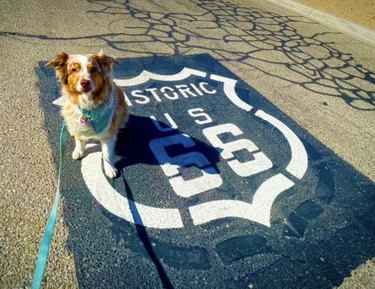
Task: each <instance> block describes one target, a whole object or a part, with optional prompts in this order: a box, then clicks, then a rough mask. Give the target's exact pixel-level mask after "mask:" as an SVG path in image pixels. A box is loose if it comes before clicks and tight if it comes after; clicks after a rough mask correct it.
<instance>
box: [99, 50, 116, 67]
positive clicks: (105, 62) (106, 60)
mask: <svg viewBox="0 0 375 289" xmlns="http://www.w3.org/2000/svg"><path fill="white" fill-rule="evenodd" d="M93 58H94V59H96V61H97V62H98V63H99V65H100V66H101V67H102V68H104V69H105V70H107V71H111V70H112V65H113V64H115V63H118V61H117V60H116V59H114V58H113V57H111V56H108V55H106V54H105V53H104V52H103V50H100V52H99V53H98V54H93Z"/></svg>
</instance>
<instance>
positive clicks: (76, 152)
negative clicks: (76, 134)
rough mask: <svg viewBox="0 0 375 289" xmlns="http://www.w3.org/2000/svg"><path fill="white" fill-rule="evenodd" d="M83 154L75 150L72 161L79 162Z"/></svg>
mask: <svg viewBox="0 0 375 289" xmlns="http://www.w3.org/2000/svg"><path fill="white" fill-rule="evenodd" d="M84 154H85V152H83V151H82V150H77V149H75V150H74V151H73V153H72V158H73V160H80V159H82V158H83V155H84Z"/></svg>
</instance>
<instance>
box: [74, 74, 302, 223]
mask: <svg viewBox="0 0 375 289" xmlns="http://www.w3.org/2000/svg"><path fill="white" fill-rule="evenodd" d="M192 75H194V76H199V77H202V78H205V77H207V73H206V72H204V71H200V70H196V69H191V68H184V69H182V70H181V71H180V72H179V73H176V74H173V75H162V74H156V73H152V72H149V71H146V70H144V71H143V72H142V73H140V74H139V75H138V76H136V77H133V78H130V79H115V80H114V81H115V82H116V84H117V85H119V86H121V87H131V86H136V85H139V84H143V83H146V82H147V81H149V80H156V81H165V82H171V81H180V80H184V79H187V78H189V77H190V76H192ZM210 79H212V80H215V81H218V82H222V83H223V88H224V93H225V95H226V96H227V97H228V99H229V100H230V101H231V102H232V103H233V104H234V105H236V106H237V107H239V108H240V109H243V110H245V111H247V112H249V111H251V110H252V109H253V107H252V106H251V105H250V104H248V103H246V102H244V101H243V100H242V99H241V98H240V97H239V96H238V95H237V93H236V90H235V87H236V83H237V80H235V79H232V78H227V77H223V76H220V75H216V74H211V75H210ZM126 98H127V96H126ZM126 101H127V102H128V104H130V105H131V103H130V101H129V99H126ZM255 116H257V117H259V118H261V119H262V120H264V121H266V122H268V123H269V124H271V125H272V126H274V127H275V128H276V129H278V130H279V131H280V132H281V134H282V135H283V136H284V137H285V139H286V140H287V142H288V144H289V146H290V150H291V160H290V162H289V164H288V165H287V167H286V171H287V172H289V173H290V174H291V175H293V176H294V177H296V178H297V179H302V177H303V176H304V174H305V172H306V170H307V166H308V157H307V152H306V150H305V147H304V145H303V144H302V142H301V140H300V139H299V138H298V136H297V135H296V134H295V133H294V132H293V131H292V130H291V129H290V128H289V127H288V126H286V125H285V124H284V123H283V122H281V121H280V120H278V119H276V118H275V117H273V116H271V115H270V114H268V113H266V112H264V111H263V110H257V111H256V112H255ZM81 171H82V175H83V178H84V181H85V183H86V185H87V187H88V188H89V190H90V192H91V194H92V195H93V196H94V198H95V199H96V200H97V201H98V202H99V203H100V204H101V205H102V206H103V207H104V208H106V209H107V210H108V211H110V212H111V213H112V214H114V215H116V216H118V217H120V218H122V219H125V220H127V221H129V222H131V223H134V224H139V225H143V226H145V227H150V228H159V229H171V228H182V227H183V226H184V225H183V222H182V218H181V214H180V212H179V210H178V209H173V208H172V209H170V208H157V207H151V206H146V205H143V204H139V203H137V202H134V201H132V200H129V199H127V198H126V197H125V196H123V195H121V194H120V193H118V192H117V191H116V190H115V189H114V188H113V187H112V186H111V185H110V184H109V182H108V181H107V179H106V177H105V176H104V173H103V172H102V170H101V153H100V152H95V153H91V154H89V155H88V156H87V157H85V158H84V159H83V160H82V165H81ZM294 184H295V183H294V182H293V181H292V180H290V179H289V178H287V177H286V176H285V175H284V174H281V173H278V174H276V175H274V176H272V177H270V178H269V179H267V180H266V181H264V182H263V183H262V184H261V185H260V186H259V188H258V189H257V190H256V192H255V194H254V197H253V202H252V203H251V204H250V203H246V202H243V201H236V200H219V201H209V202H205V203H202V204H199V205H194V206H190V207H189V211H190V214H191V217H192V219H193V223H194V224H195V225H200V224H204V223H208V222H210V221H213V220H217V219H222V218H227V217H238V218H243V219H247V220H250V221H253V222H257V223H260V224H263V225H265V226H268V227H270V226H271V209H272V204H273V202H274V201H275V199H276V198H277V196H278V195H280V194H281V193H282V192H284V191H285V190H287V189H289V188H291V187H293V186H294ZM134 209H136V210H137V216H139V219H138V218H134V214H133V213H132V211H133V210H134Z"/></svg>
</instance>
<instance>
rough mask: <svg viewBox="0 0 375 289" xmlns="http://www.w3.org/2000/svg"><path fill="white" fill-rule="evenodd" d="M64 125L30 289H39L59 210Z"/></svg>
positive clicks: (63, 153) (64, 143)
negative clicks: (54, 183) (50, 202)
mask: <svg viewBox="0 0 375 289" xmlns="http://www.w3.org/2000/svg"><path fill="white" fill-rule="evenodd" d="M66 135H67V134H66V125H65V122H64V123H63V124H62V126H61V132H60V147H59V149H60V157H59V170H58V175H57V189H56V195H55V202H54V204H53V207H52V210H51V213H50V215H49V219H48V222H47V226H46V229H45V231H44V234H43V238H42V241H41V243H40V247H39V252H38V259H37V261H36V267H35V271H34V278H33V281H32V284H31V289H39V288H40V287H41V284H42V280H43V275H44V271H45V269H46V266H47V261H48V253H49V249H50V246H51V241H52V236H53V231H54V230H55V225H56V219H57V214H58V210H59V203H60V181H61V171H62V165H63V162H64V158H65V151H66Z"/></svg>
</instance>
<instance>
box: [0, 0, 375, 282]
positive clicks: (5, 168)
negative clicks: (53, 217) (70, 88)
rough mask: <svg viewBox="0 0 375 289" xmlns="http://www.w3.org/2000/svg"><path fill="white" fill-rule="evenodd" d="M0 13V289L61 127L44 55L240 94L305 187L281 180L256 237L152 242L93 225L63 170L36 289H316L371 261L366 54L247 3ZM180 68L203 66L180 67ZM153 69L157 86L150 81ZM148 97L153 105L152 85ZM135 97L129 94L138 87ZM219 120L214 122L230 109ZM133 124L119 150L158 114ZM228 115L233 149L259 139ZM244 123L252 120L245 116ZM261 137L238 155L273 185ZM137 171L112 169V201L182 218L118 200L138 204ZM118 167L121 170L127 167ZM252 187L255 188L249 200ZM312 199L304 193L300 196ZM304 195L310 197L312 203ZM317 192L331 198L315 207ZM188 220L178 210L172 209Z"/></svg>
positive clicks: (19, 267) (23, 244)
mask: <svg viewBox="0 0 375 289" xmlns="http://www.w3.org/2000/svg"><path fill="white" fill-rule="evenodd" d="M1 5H2V9H1V12H0V17H1V21H0V25H1V29H0V37H1V40H0V48H1V55H2V57H1V59H0V63H1V67H2V68H3V69H2V71H1V73H0V77H1V78H0V87H1V90H0V91H1V96H0V97H1V110H0V123H1V137H0V158H1V163H0V191H1V192H2V199H1V201H0V206H1V207H0V208H1V214H0V227H1V230H0V244H1V245H0V249H1V250H0V260H1V261H0V264H1V265H0V276H1V281H0V282H1V283H0V286H1V287H2V288H19V287H28V286H29V284H30V282H31V278H32V274H33V270H34V266H35V261H36V254H37V250H38V246H39V242H40V238H41V236H42V233H43V230H44V226H45V222H46V220H47V217H48V214H49V210H50V208H51V205H52V202H53V193H54V191H55V188H56V160H57V148H58V130H59V126H60V123H61V118H60V117H59V114H58V108H57V107H55V106H54V105H52V104H51V100H53V99H55V98H57V97H58V93H59V91H58V86H57V84H56V81H55V79H54V76H53V72H52V71H49V70H47V69H46V68H44V64H45V63H46V62H47V61H48V60H50V59H51V58H52V57H53V56H54V55H55V54H56V53H57V52H60V51H66V52H68V53H91V52H95V51H99V50H100V49H103V50H104V51H105V52H106V53H108V54H110V55H112V56H114V57H116V58H118V59H120V60H121V63H120V64H121V65H120V66H119V67H118V68H117V70H116V71H115V72H116V73H117V77H118V78H121V79H126V78H130V77H135V76H136V75H138V74H139V73H140V72H141V71H142V68H143V67H149V69H150V70H154V71H156V72H160V73H161V72H164V73H172V72H173V73H176V71H178V69H179V68H181V67H183V65H185V64H186V63H188V64H191V65H194V67H195V68H196V69H200V70H202V71H204V72H206V73H208V74H209V75H211V74H215V75H221V76H226V77H229V76H230V77H231V78H233V79H238V81H239V82H240V83H241V89H242V90H241V91H243V93H245V94H247V96H246V97H245V96H244V100H247V101H248V102H249V103H251V101H252V100H256V102H255V103H256V105H254V107H256V108H257V109H261V108H262V109H265V111H266V110H268V111H270V112H271V114H273V115H274V116H275V117H276V118H277V119H279V120H282V121H283V122H285V123H286V124H287V126H288V127H290V128H291V129H292V131H293V132H294V133H295V134H296V135H297V136H298V137H299V138H300V139H302V143H303V144H304V146H305V148H306V151H307V154H308V158H309V161H310V162H309V165H308V167H307V172H306V176H307V177H306V179H302V180H301V182H298V180H297V179H298V178H295V176H294V177H293V176H289V175H287V174H286V173H285V176H287V177H289V178H290V179H291V180H292V181H293V182H294V183H295V184H296V186H297V185H298V186H299V187H298V189H296V190H293V191H288V192H285V194H284V195H281V197H280V198H279V199H277V200H276V202H275V204H274V206H273V211H272V218H271V224H270V225H271V226H270V227H268V226H265V225H264V224H261V223H259V222H257V221H254V220H252V221H251V220H250V221H248V222H243V221H233V220H229V221H228V220H227V219H225V218H224V219H221V220H220V221H214V222H213V223H208V224H207V225H204V224H202V225H197V226H195V225H194V224H192V223H189V224H188V225H187V227H188V228H189V230H188V233H185V232H183V231H173V230H172V231H173V232H171V231H168V233H165V231H163V230H158V229H155V228H151V229H145V228H148V227H147V226H146V227H144V226H142V224H140V223H139V222H138V223H137V222H136V223H137V225H134V224H132V223H131V222H128V221H125V220H124V218H121V217H115V216H114V215H113V214H112V213H111V212H108V211H107V210H106V209H105V208H103V206H102V204H101V203H100V202H98V201H97V199H95V197H94V195H92V191H93V190H88V186H89V184H88V183H87V180H86V183H85V182H83V177H82V173H81V166H83V165H84V162H82V164H81V163H77V162H72V161H71V160H68V161H67V165H66V168H67V169H66V170H65V171H64V172H65V179H64V186H63V189H62V193H63V202H62V204H61V207H60V217H59V220H58V224H57V227H56V231H55V237H54V241H53V245H52V249H51V253H50V258H49V264H48V268H47V271H46V275H45V287H48V288H58V287H64V288H76V287H81V288H93V287H97V288H114V287H115V285H114V284H123V286H128V287H129V286H131V285H132V286H133V287H134V288H150V287H149V286H150V284H152V286H153V287H156V288H159V287H162V286H164V287H168V286H169V285H172V287H174V288H185V287H184V286H189V288H193V287H203V288H220V287H221V286H223V287H227V288H231V286H232V287H233V288H236V286H237V287H238V288H242V287H244V286H247V287H248V288H275V287H274V286H276V285H275V284H278V286H281V287H280V288H304V287H303V286H304V284H305V285H306V284H307V285H309V284H310V285H311V284H322V285H321V287H319V288H332V287H334V286H338V285H340V284H341V283H342V282H343V281H344V278H345V277H348V276H350V274H351V270H354V269H355V268H356V267H359V266H361V265H363V264H365V263H366V262H367V261H368V260H373V258H374V254H373V252H374V250H373V243H374V242H373V241H374V237H375V234H374V228H373V225H372V224H373V220H374V213H373V212H374V210H373V206H374V190H373V188H374V183H373V182H374V181H375V154H374V151H375V145H374V142H373V139H374V136H375V116H374V111H375V84H374V83H375V73H374V71H375V57H374V53H373V47H370V46H367V45H365V44H363V43H361V42H359V41H357V40H354V39H352V38H350V37H348V36H346V35H343V34H341V33H338V32H335V31H334V30H330V29H329V28H327V27H323V26H321V25H319V24H317V23H314V22H312V21H311V20H308V19H306V18H303V17H300V16H298V15H295V14H294V13H291V12H289V11H287V10H283V9H282V8H280V7H276V6H272V5H270V4H267V3H259V1H230V2H228V1H212V2H211V1H202V2H200V1H174V2H171V1H158V2H154V1H142V2H141V1H125V2H120V1H119V2H105V1H81V2H76V1H59V2H55V3H51V2H50V1H17V2H14V1H2V4H1ZM193 55H204V57H203V58H202V59H200V58H198V59H196V58H194V57H196V56H193ZM156 56H160V57H161V56H176V57H177V56H178V58H173V57H172V58H165V59H163V58H158V57H156ZM185 56H186V58H184V57H185ZM190 56H191V58H189V57H190ZM150 57H151V58H150ZM174 59H175V60H174ZM177 59H180V60H177ZM185 59H186V62H185ZM164 63H166V64H165V65H166V66H167V67H168V68H169V67H170V69H171V72H169V71H168V70H165V71H164V70H163V69H164V68H163V65H164ZM181 65H182V66H181ZM160 67H161V68H160ZM115 77H116V75H115ZM197 81H198V82H197V83H198V85H199V83H200V82H199V80H197ZM192 83H195V82H192ZM207 83H208V84H207V85H209V86H207V87H206V89H207V90H208V91H212V89H213V87H214V86H213V85H214V84H213V83H212V82H209V81H207ZM185 84H186V83H185ZM154 85H156V86H155V87H156V88H158V89H161V86H160V84H154ZM158 85H159V86H158ZM168 85H170V86H172V85H176V84H168ZM190 87H191V89H194V88H193V87H192V86H190ZM203 87H205V86H203ZM148 88H149V87H148ZM209 88H210V89H211V90H209ZM136 89H138V90H141V91H143V93H144V91H145V90H146V89H147V87H137V88H136ZM216 90H219V88H218V87H216ZM202 91H203V90H202V88H201V90H200V92H202ZM250 92H254V93H250ZM129 93H130V94H131V90H130V91H129ZM196 94H198V92H197V91H196ZM208 94H209V93H208ZM252 96H254V98H252ZM150 97H151V96H150ZM182 97H183V95H182ZM210 101H213V100H212V99H211V100H210ZM133 103H134V100H133ZM216 104H217V103H216V102H215V101H214V102H213V103H211V104H210V103H203V102H202V103H200V102H197V103H196V106H195V107H194V108H197V107H203V108H205V111H206V112H207V113H208V114H209V115H210V116H212V118H215V116H216V115H221V116H223V115H225V114H224V113H223V112H222V111H220V109H218V108H216V106H215V105H216ZM222 104H223V105H224V106H227V107H228V111H229V110H230V109H229V107H230V103H225V102H223V103H222ZM162 105H167V104H166V103H164V102H162ZM206 107H207V108H206ZM163 108H164V107H163ZM137 109H138V110H137ZM165 109H166V111H171V112H174V113H176V115H174V114H172V113H171V115H172V116H174V117H175V119H176V123H178V124H179V121H180V120H183V124H184V125H187V124H188V123H189V120H190V121H191V118H186V119H185V118H184V117H185V116H183V115H182V114H181V115H179V113H180V111H179V110H180V109H173V108H168V107H165ZM168 109H169V110H168ZM209 109H212V112H211V110H209ZM133 111H134V115H135V117H133V122H131V123H130V127H129V132H127V133H129V134H131V133H132V132H134V127H137V126H138V125H139V124H145V125H148V123H147V122H145V120H144V118H145V117H146V116H149V115H150V114H149V112H150V113H154V114H156V113H159V114H160V117H163V114H162V113H161V112H162V111H164V110H157V109H156V110H155V111H153V110H150V111H148V110H142V109H140V108H137V107H136V106H135V105H134V109H133ZM211 114H212V115H211ZM231 115H233V118H232V120H231V119H229V120H227V121H233V123H234V124H235V125H236V126H239V127H241V128H242V126H241V125H243V126H244V127H243V128H242V129H243V131H244V133H245V135H246V136H247V135H250V134H251V132H252V128H257V129H262V127H263V126H264V123H263V122H255V123H254V124H252V125H253V126H254V127H252V126H250V124H249V126H247V122H245V121H244V120H245V119H246V117H247V116H245V115H243V113H238V114H236V113H235V112H231ZM158 119H159V117H158ZM251 119H254V120H257V118H256V115H255V116H252V118H251ZM131 124H132V125H131ZM215 124H217V125H218V124H219V123H215ZM265 127H266V126H265ZM193 128H194V126H192V127H191V128H190V127H189V126H186V127H184V126H183V125H182V127H181V128H179V129H180V130H181V132H188V133H189V135H191V136H192V137H193V139H194V141H195V142H196V143H198V144H199V145H201V147H200V150H201V151H203V152H205V155H206V154H207V155H209V156H210V157H209V161H210V163H218V161H217V159H218V158H219V157H218V154H217V153H216V154H215V153H213V152H210V149H208V148H206V146H205V145H203V144H201V143H200V142H199V141H201V140H202V138H203V137H204V136H203V134H202V135H199V134H197V135H195V130H194V129H193ZM190 129H192V130H190ZM272 132H273V131H272ZM267 135H268V133H267V131H265V132H263V133H259V135H254V136H253V137H254V139H253V138H251V140H254V142H255V143H256V144H257V145H258V146H259V148H260V149H261V150H262V151H263V152H264V153H265V154H266V155H267V156H268V157H269V158H270V159H271V161H272V163H273V164H274V165H277V166H275V167H277V171H278V170H279V169H280V167H279V166H278V164H280V166H281V164H285V163H287V162H286V160H285V159H284V158H285V157H284V155H285V156H287V155H288V151H283V150H282V147H283V142H282V141H281V140H280V139H278V135H277V134H276V135H273V134H270V138H271V141H270V143H267V142H266V141H264V140H265V139H267V137H268V136H267ZM271 136H272V137H271ZM150 137H151V134H150ZM229 140H230V139H229ZM255 140H256V141H255ZM149 141H152V140H151V139H147V142H149ZM180 141H182V142H185V141H186V140H180ZM259 144H261V145H259ZM271 144H273V146H274V148H271ZM156 145H157V144H156ZM278 145H279V146H280V148H279V150H280V152H282V155H283V157H279V159H278V156H277V155H275V153H274V152H275V150H277V148H278ZM275 148H276V149H275ZM129 149H131V147H130V148H129ZM94 153H95V150H94V151H92V156H95V154H94ZM169 153H171V154H181V152H180V151H177V152H174V153H172V152H169ZM119 155H120V156H122V152H121V151H120V152H119ZM134 155H135V156H136V155H137V150H134ZM274 155H275V156H274ZM318 156H319V157H318ZM141 157H144V158H145V160H143V159H142V160H143V161H142V162H141V161H139V160H136V161H135V163H136V164H137V165H136V166H134V169H135V171H134V172H132V170H131V169H129V170H126V169H125V170H124V171H126V173H124V176H125V177H126V178H125V179H124V180H122V179H117V180H116V181H115V182H114V183H111V185H112V186H113V187H114V188H116V190H120V189H122V191H123V192H125V193H124V194H125V196H126V197H127V199H131V200H141V201H142V202H143V203H145V204H147V205H153V206H159V207H161V206H163V204H164V203H168V202H169V201H170V202H171V203H168V204H169V205H176V206H179V208H180V210H181V215H182V217H183V218H185V217H186V215H187V213H188V212H187V210H186V207H184V205H183V204H182V203H179V202H180V201H178V200H174V198H171V199H169V197H168V195H167V196H165V195H162V196H161V197H160V198H159V199H158V198H156V199H158V200H159V202H160V203H155V199H153V198H152V197H150V196H149V195H139V196H134V195H132V194H133V193H134V191H137V190H139V189H140V188H145V189H147V184H146V185H145V184H143V183H141V182H139V181H137V179H136V177H137V175H139V172H141V173H145V175H147V174H149V172H148V171H147V170H146V169H144V168H143V167H142V166H141V165H140V164H142V165H145V166H146V168H147V167H152V168H153V169H156V167H157V166H156V165H157V163H152V162H151V161H150V160H151V159H152V156H151V157H150V158H148V157H145V156H141ZM242 157H243V156H238V158H242ZM245 157H246V156H245ZM245 157H244V158H245ZM125 159H126V157H125ZM156 159H157V157H156ZM241 161H242V162H245V161H246V159H241ZM128 162H129V159H127V161H125V162H124V163H121V164H122V165H124V167H127V166H129V163H128ZM154 162H155V160H154ZM159 163H160V161H159ZM161 164H162V163H161ZM325 165H327V167H325ZM327 168H328V169H327ZM214 169H217V170H219V171H220V172H227V171H228V173H223V175H225V176H227V179H228V181H227V184H229V185H231V186H232V187H233V188H235V190H234V191H239V192H241V191H246V188H247V186H246V185H245V183H246V182H245V181H244V182H243V183H242V182H239V181H235V180H234V181H232V180H233V179H234V177H233V176H231V175H230V173H229V171H230V170H229V169H225V168H224V165H223V164H222V162H220V163H218V164H217V167H215V168H214ZM137 170H138V171H137ZM325 170H329V172H327V171H325ZM83 172H84V171H83ZM160 172H161V173H162V172H163V171H162V170H161V169H159V173H160ZM278 172H281V171H278ZM127 173H128V174H129V175H127ZM132 173H133V174H134V175H131V174H132ZM188 173H189V172H188ZM283 173H284V172H283ZM208 175H211V176H212V175H214V174H208ZM161 176H162V175H161ZM297 176H298V175H297ZM153 177H155V175H153ZM190 177H192V178H194V177H195V175H193V176H190ZM262 178H263V177H262ZM262 178H260V179H258V180H257V181H256V182H258V183H259V184H261V183H262V182H263V181H264V179H262ZM264 178H265V177H264ZM150 179H151V176H150ZM152 183H157V181H156V180H154V182H152ZM312 184H315V185H316V188H319V190H315V191H311V190H310V189H309V188H311V186H312ZM332 184H337V185H332ZM229 185H227V187H225V188H228V186H229ZM127 186H129V188H130V189H129V188H128V189H127ZM304 186H305V187H304ZM332 187H334V188H333V189H332ZM256 189H257V188H254V190H256ZM158 190H160V191H164V189H163V186H161V187H156V188H154V190H153V192H158ZM165 190H166V189H165ZM317 191H318V192H320V195H313V193H314V192H317ZM332 191H334V192H335V194H334V195H330V192H332ZM90 192H91V194H90ZM230 192H231V191H230V190H228V189H223V190H222V191H220V194H221V195H220V196H221V197H222V196H226V197H233V198H235V197H234V196H231V195H230V194H231V193H230ZM180 194H182V195H184V194H185V193H184V192H180ZM327 194H328V196H327ZM137 198H139V199H137ZM203 198H210V196H209V195H203ZM210 200H211V199H210ZM174 202H175V203H174ZM193 205H195V203H194V202H193V201H191V202H190V203H188V206H193ZM167 207H168V206H167ZM132 212H133V213H134V210H133V211H132ZM142 216H143V215H142ZM133 218H134V215H133ZM185 219H187V220H188V221H187V222H189V221H190V222H191V219H189V218H185ZM185 219H184V220H185ZM193 220H194V219H193ZM185 221H186V220H185ZM151 227H152V226H151ZM198 233H199V234H198ZM245 233H246V234H245ZM196 235H198V237H195V236H196ZM189 238H191V240H190V239H189ZM153 248H154V249H153ZM186 248H187V249H186ZM237 248H239V249H237ZM214 249H215V250H216V251H215V250H214ZM330 249H331V252H330ZM241 252H242V253H241ZM335 253H340V254H339V255H337V256H336V255H335ZM179 260H185V261H186V262H183V261H179ZM319 262H320V263H319ZM369 268H370V269H369V271H365V275H364V277H363V278H364V280H365V281H363V282H364V284H367V286H370V285H369V284H370V283H369V282H371V281H369V280H368V277H371V274H373V270H374V269H373V261H372V265H371V263H370V265H369ZM207 272H208V273H207ZM371 272H372V273H371ZM185 273H186V274H185ZM206 273H207V274H206ZM221 273H222V274H221ZM215 274H221V275H220V277H219V276H217V275H215ZM366 274H367V275H366ZM145 276H147V278H146V277H145ZM319 276H321V278H318V277H319ZM215 280H216V281H215ZM218 280H219V281H220V280H223V281H225V282H224V283H221V282H219V281H218ZM282 280H285V283H282V282H281V281H282ZM105 282H107V283H105ZM108 282H109V283H108ZM111 282H113V283H111ZM142 282H143V283H142ZM205 282H206V283H205ZM215 282H217V283H215ZM366 282H367V283H366ZM210 284H211V286H210ZM212 284H214V285H212ZM223 284H224V285H223ZM280 284H281V285H280ZM292 285H293V286H294V287H293V286H292ZM358 286H361V285H360V284H358ZM364 286H366V285H364ZM116 287H117V286H116ZM119 287H121V285H119ZM244 288H246V287H244ZM358 288H361V287H358Z"/></svg>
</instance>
